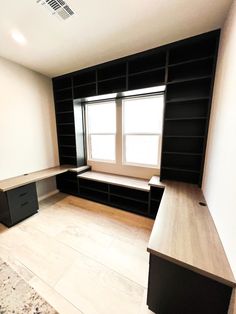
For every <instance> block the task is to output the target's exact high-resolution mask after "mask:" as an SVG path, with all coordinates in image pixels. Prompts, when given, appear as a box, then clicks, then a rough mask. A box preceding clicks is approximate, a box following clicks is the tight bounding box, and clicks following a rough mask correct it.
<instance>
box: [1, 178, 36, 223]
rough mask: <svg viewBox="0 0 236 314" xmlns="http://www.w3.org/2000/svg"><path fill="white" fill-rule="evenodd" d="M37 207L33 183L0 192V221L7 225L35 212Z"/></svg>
mask: <svg viewBox="0 0 236 314" xmlns="http://www.w3.org/2000/svg"><path fill="white" fill-rule="evenodd" d="M38 208H39V206H38V198H37V192H36V184H35V183H30V184H27V185H23V186H21V187H19V188H15V189H11V190H8V191H6V192H0V217H1V222H2V223H3V224H4V225H6V226H7V227H11V226H13V225H15V224H16V223H18V222H20V221H21V220H23V219H25V218H27V217H29V216H31V215H33V214H35V213H36V212H37V210H38Z"/></svg>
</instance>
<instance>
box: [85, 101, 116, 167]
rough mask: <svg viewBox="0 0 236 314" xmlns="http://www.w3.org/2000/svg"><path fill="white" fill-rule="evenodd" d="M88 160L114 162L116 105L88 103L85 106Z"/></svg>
mask: <svg viewBox="0 0 236 314" xmlns="http://www.w3.org/2000/svg"><path fill="white" fill-rule="evenodd" d="M86 118H87V145H88V159H89V160H98V161H99V160H103V161H110V162H112V161H113V162H114V161H115V151H116V103H115V101H114V100H113V101H107V102H99V103H89V104H87V106H86Z"/></svg>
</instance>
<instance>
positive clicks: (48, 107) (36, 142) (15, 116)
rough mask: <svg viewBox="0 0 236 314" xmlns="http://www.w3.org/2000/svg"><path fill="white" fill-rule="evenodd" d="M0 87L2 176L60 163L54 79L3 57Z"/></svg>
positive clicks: (0, 178)
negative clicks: (53, 87)
mask: <svg viewBox="0 0 236 314" xmlns="http://www.w3.org/2000/svg"><path fill="white" fill-rule="evenodd" d="M0 87H1V88H0V89H1V92H0V138H1V140H0V180H3V179H6V178H10V177H14V176H18V175H22V174H24V173H29V172H33V171H37V170H41V169H45V168H49V167H53V166H56V165H58V149H57V138H56V122H55V113H54V103H53V93H52V83H51V79H49V78H48V77H46V76H43V75H41V74H39V73H36V72H34V71H31V70H29V69H27V68H25V67H23V66H20V65H18V64H16V63H13V62H10V61H8V60H6V59H3V58H0ZM44 182H45V184H46V185H47V182H49V181H48V180H46V181H44ZM51 182H52V181H51ZM54 182H55V181H54ZM42 184H43V183H41V185H42ZM48 187H49V190H50V189H51V188H52V183H49V184H48ZM54 188H55V183H54ZM40 190H41V191H42V190H43V191H44V192H48V191H46V190H47V188H45V187H44V188H41V189H40Z"/></svg>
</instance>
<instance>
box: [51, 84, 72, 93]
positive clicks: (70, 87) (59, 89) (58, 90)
mask: <svg viewBox="0 0 236 314" xmlns="http://www.w3.org/2000/svg"><path fill="white" fill-rule="evenodd" d="M69 89H72V85H71V86H69V87H63V88H54V91H55V92H62V91H64V90H69Z"/></svg>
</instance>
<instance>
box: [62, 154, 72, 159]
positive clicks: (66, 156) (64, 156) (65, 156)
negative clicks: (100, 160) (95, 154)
mask: <svg viewBox="0 0 236 314" xmlns="http://www.w3.org/2000/svg"><path fill="white" fill-rule="evenodd" d="M60 157H61V158H73V159H76V156H70V155H60Z"/></svg>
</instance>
